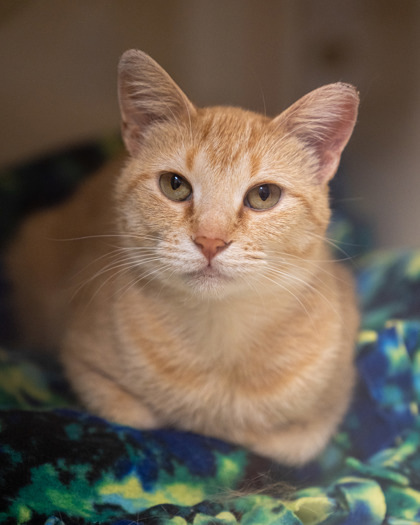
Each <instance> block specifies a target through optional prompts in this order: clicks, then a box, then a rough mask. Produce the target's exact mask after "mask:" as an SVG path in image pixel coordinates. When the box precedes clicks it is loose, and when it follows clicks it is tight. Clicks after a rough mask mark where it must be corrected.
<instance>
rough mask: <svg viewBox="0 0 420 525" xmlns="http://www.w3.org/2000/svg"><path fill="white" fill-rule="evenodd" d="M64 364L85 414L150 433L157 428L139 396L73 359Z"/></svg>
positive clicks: (154, 419) (149, 411)
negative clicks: (89, 412) (84, 408)
mask: <svg viewBox="0 0 420 525" xmlns="http://www.w3.org/2000/svg"><path fill="white" fill-rule="evenodd" d="M65 365H66V369H67V373H68V375H69V377H71V380H72V384H73V388H74V390H75V391H76V393H77V394H78V396H79V398H80V399H81V400H82V402H83V404H84V405H85V406H86V408H87V409H88V410H89V411H91V412H93V413H94V414H97V415H99V416H101V417H104V418H105V419H108V420H110V421H114V422H116V423H119V424H121V425H127V426H131V427H135V428H138V429H143V430H151V429H154V428H158V427H159V426H161V423H160V422H159V420H158V418H157V417H156V416H155V414H154V413H153V412H152V411H151V410H150V409H149V408H148V407H147V406H146V405H145V404H144V403H143V402H142V401H141V399H140V398H139V397H137V396H135V395H133V394H131V393H130V392H129V391H128V390H125V389H124V387H123V386H121V385H119V384H118V383H117V382H116V381H115V380H114V379H112V378H110V377H108V376H107V375H105V374H103V373H102V372H101V371H100V370H96V369H94V368H91V367H90V366H89V365H88V364H86V363H84V362H82V361H79V360H75V359H71V360H69V361H68V362H67V363H65Z"/></svg>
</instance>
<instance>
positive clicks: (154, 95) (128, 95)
mask: <svg viewBox="0 0 420 525" xmlns="http://www.w3.org/2000/svg"><path fill="white" fill-rule="evenodd" d="M118 98H119V102H120V110H121V120H122V122H121V127H122V137H123V140H124V143H125V146H126V148H127V150H128V152H129V153H130V154H131V155H135V154H136V153H137V151H138V150H139V148H140V146H141V143H142V139H143V135H144V133H145V131H146V129H147V127H148V126H149V125H151V124H152V123H153V122H156V121H165V120H166V121H169V120H174V121H179V120H180V119H190V118H191V116H192V115H194V114H195V112H196V109H195V107H194V105H193V104H192V103H191V102H190V101H189V100H188V97H187V96H186V95H185V94H184V93H183V92H182V90H181V89H180V88H179V87H178V86H177V85H176V83H175V82H174V81H173V80H172V78H171V77H170V76H169V75H168V73H166V71H165V70H164V69H163V68H161V67H160V66H159V64H158V63H157V62H155V61H154V60H153V59H152V58H150V57H149V55H147V54H146V53H143V52H142V51H138V50H136V49H131V50H129V51H126V52H125V53H124V54H123V56H122V57H121V60H120V62H119V65H118Z"/></svg>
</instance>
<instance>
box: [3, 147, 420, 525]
mask: <svg viewBox="0 0 420 525" xmlns="http://www.w3.org/2000/svg"><path fill="white" fill-rule="evenodd" d="M114 149H115V148H114V143H112V142H108V143H107V144H106V146H105V147H104V145H103V144H101V145H99V146H94V147H83V148H78V149H76V150H73V151H71V152H67V153H65V154H60V155H57V156H53V157H50V158H49V159H48V160H45V159H44V160H43V161H40V162H38V163H35V164H30V165H26V166H24V167H21V168H19V169H15V170H9V171H8V172H7V173H3V174H0V201H1V202H0V224H1V226H2V230H1V232H0V234H1V236H2V240H4V239H5V238H6V237H7V236H8V235H9V234H10V232H11V231H12V229H13V226H14V224H15V223H16V222H17V219H18V216H19V217H20V216H22V214H23V213H24V211H27V210H28V209H30V208H34V207H35V206H37V205H39V203H40V202H41V201H43V202H42V203H43V204H48V203H49V202H56V201H57V200H59V199H60V198H61V197H62V196H64V194H66V193H67V192H68V190H70V189H71V188H72V187H73V186H74V183H75V182H76V180H78V179H79V178H81V177H82V176H83V175H84V172H85V171H89V170H91V169H94V168H96V167H97V166H98V165H99V164H100V162H102V160H104V159H105V158H106V157H107V156H109V155H110V154H111V153H112V152H113V151H114ZM336 217H338V215H336ZM332 235H333V236H334V237H335V238H338V239H339V240H341V241H343V239H347V241H346V242H348V240H349V238H350V244H348V245H347V246H344V248H345V249H346V251H349V248H350V247H351V244H354V243H353V240H354V228H353V227H352V223H351V222H349V221H348V220H347V219H338V220H337V219H336V221H335V222H334V223H333V230H332ZM349 235H350V237H349ZM356 244H357V243H356ZM356 250H357V248H356ZM351 264H352V265H353V267H354V270H355V273H356V276H357V282H358V291H359V297H360V302H361V308H362V312H363V315H362V326H361V330H360V335H359V339H358V343H357V350H356V362H357V368H358V383H357V387H356V391H355V396H354V401H353V404H352V406H351V408H350V410H349V412H348V414H347V416H346V418H345V420H344V422H343V424H342V425H341V427H340V429H339V430H338V431H337V433H336V435H335V436H334V438H333V440H332V441H331V443H330V444H329V445H328V447H327V449H326V450H325V452H324V453H323V454H322V455H321V457H319V458H318V459H317V460H316V461H314V462H312V463H311V464H309V465H307V466H305V467H303V468H299V469H292V468H290V467H284V466H281V465H275V464H273V463H272V462H270V461H268V460H266V459H263V458H260V457H258V456H256V455H253V454H251V453H249V452H247V451H246V450H244V449H243V448H240V447H238V446H234V445H232V444H228V443H224V442H221V441H218V440H215V439H210V438H206V437H203V436H199V435H194V434H191V433H183V432H177V431H174V430H165V429H162V430H156V431H138V430H134V429H132V428H129V427H124V426H120V425H116V424H113V423H110V422H108V421H106V420H104V419H100V418H98V417H95V416H93V415H91V414H88V413H86V411H84V410H83V408H81V407H80V405H78V403H77V401H76V400H75V398H74V397H73V395H72V393H71V391H70V389H69V387H68V385H67V384H66V382H65V380H64V378H63V375H62V372H61V370H60V368H59V365H58V364H57V363H53V362H51V359H46V358H45V357H42V356H38V355H33V354H28V353H24V352H17V351H13V352H12V351H10V350H8V348H7V344H4V345H3V348H2V349H1V350H0V523H2V524H15V523H18V524H34V525H35V524H37V525H38V524H40V525H41V524H42V525H76V524H77V525H85V524H93V523H97V524H105V523H106V524H110V525H130V524H139V525H140V524H141V525H161V524H162V525H163V524H172V525H187V524H193V525H210V524H211V525H234V524H239V523H240V524H242V525H265V524H267V525H268V524H273V525H274V524H276V525H300V524H305V525H318V524H325V525H334V524H346V525H379V524H388V525H404V524H405V525H408V524H414V523H419V522H420V432H419V429H420V418H419V415H418V407H419V403H420V251H407V252H382V253H374V252H372V253H368V254H365V255H363V256H362V257H358V258H356V259H353V260H352V262H351ZM1 290H2V302H1V304H0V315H1V320H0V325H1V326H2V331H3V334H2V336H3V340H7V337H10V319H9V316H8V311H7V302H6V299H7V298H6V296H7V293H6V292H7V284H6V283H5V282H2V284H1ZM6 327H8V330H6Z"/></svg>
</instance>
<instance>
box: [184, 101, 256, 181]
mask: <svg viewBox="0 0 420 525" xmlns="http://www.w3.org/2000/svg"><path fill="white" fill-rule="evenodd" d="M241 117H242V118H241ZM262 134H263V125H262V122H261V120H260V119H258V120H257V119H250V118H249V116H248V117H247V118H244V116H243V114H242V112H241V111H240V110H238V112H235V111H233V112H232V111H231V112H229V113H228V114H226V112H224V113H218V112H215V113H210V114H208V115H206V116H205V118H204V119H202V120H201V122H200V126H199V128H198V129H197V133H196V134H195V137H196V141H195V144H194V146H193V147H191V148H190V149H189V150H188V151H187V155H186V165H187V168H188V170H191V169H192V168H193V166H194V164H196V163H197V161H198V162H199V163H200V164H201V162H200V161H204V160H205V162H206V164H207V167H208V169H211V170H212V171H213V172H225V173H226V172H230V173H233V172H236V171H237V170H238V169H239V170H243V169H247V171H248V173H249V175H250V176H251V177H252V176H253V175H254V174H255V172H256V171H258V167H259V162H260V158H261V154H262V151H261V143H262V140H261V139H262Z"/></svg>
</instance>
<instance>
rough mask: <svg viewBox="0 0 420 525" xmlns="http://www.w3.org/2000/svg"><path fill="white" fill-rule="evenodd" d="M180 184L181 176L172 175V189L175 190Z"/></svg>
mask: <svg viewBox="0 0 420 525" xmlns="http://www.w3.org/2000/svg"><path fill="white" fill-rule="evenodd" d="M181 184H182V179H181V177H178V175H173V176H172V178H171V187H172V189H173V190H177V189H178V188H179V187H180V186H181Z"/></svg>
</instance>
